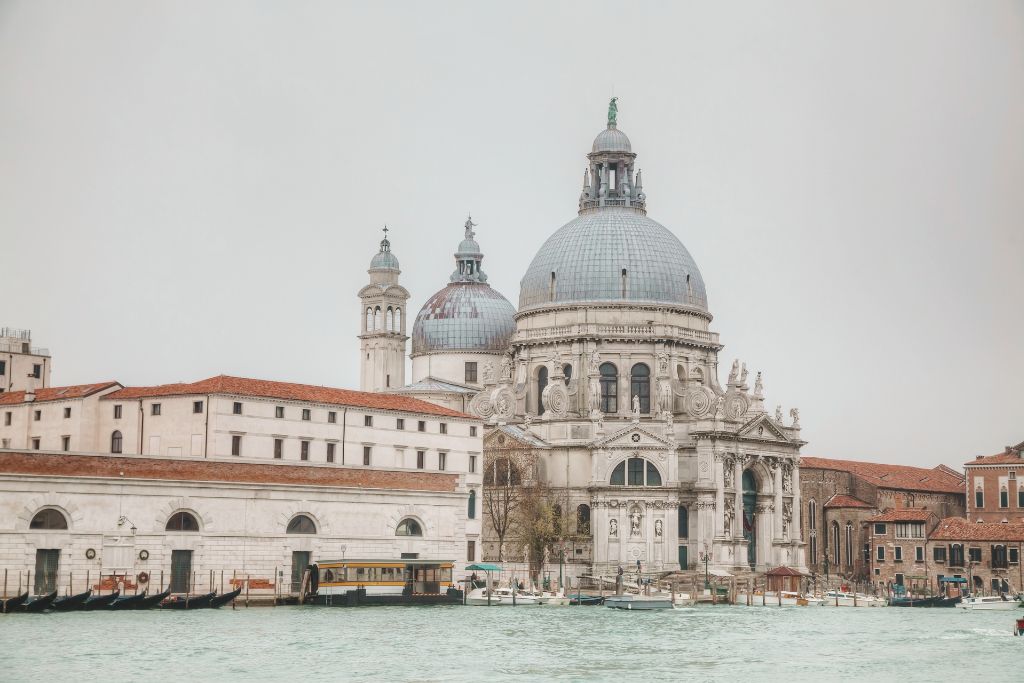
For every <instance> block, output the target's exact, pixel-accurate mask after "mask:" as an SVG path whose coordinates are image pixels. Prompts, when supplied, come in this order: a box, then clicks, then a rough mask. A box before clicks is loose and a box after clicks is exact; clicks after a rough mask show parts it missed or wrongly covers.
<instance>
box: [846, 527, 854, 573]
mask: <svg viewBox="0 0 1024 683" xmlns="http://www.w3.org/2000/svg"><path fill="white" fill-rule="evenodd" d="M846 564H847V565H848V566H850V565H853V524H852V523H851V522H847V523H846Z"/></svg>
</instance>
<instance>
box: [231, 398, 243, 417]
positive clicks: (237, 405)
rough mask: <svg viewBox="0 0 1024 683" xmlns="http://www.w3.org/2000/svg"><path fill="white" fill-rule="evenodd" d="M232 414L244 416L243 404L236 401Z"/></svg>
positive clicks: (233, 404)
mask: <svg viewBox="0 0 1024 683" xmlns="http://www.w3.org/2000/svg"><path fill="white" fill-rule="evenodd" d="M231 414H232V415H241V414H242V403H241V402H240V401H235V402H234V403H232V404H231Z"/></svg>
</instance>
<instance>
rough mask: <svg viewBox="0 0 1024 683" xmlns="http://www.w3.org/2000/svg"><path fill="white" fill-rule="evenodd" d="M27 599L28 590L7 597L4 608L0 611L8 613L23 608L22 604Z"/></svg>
mask: <svg viewBox="0 0 1024 683" xmlns="http://www.w3.org/2000/svg"><path fill="white" fill-rule="evenodd" d="M27 600H28V591H25V592H24V593H22V594H21V595H15V596H14V597H13V598H7V599H6V600H4V601H3V610H0V611H2V612H3V613H4V614H6V613H7V612H13V611H15V610H18V609H21V606H22V605H24V604H25V602H26V601H27Z"/></svg>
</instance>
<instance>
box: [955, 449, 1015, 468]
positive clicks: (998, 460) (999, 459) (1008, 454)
mask: <svg viewBox="0 0 1024 683" xmlns="http://www.w3.org/2000/svg"><path fill="white" fill-rule="evenodd" d="M1011 464H1012V465H1024V457H1021V454H1020V452H1018V451H1015V450H1014V449H1011V448H1008V449H1006V450H1004V451H1003V452H1002V453H996V454H995V455H979V456H978V457H977V458H975V459H974V460H970V461H968V462H965V463H964V467H970V466H971V465H1011Z"/></svg>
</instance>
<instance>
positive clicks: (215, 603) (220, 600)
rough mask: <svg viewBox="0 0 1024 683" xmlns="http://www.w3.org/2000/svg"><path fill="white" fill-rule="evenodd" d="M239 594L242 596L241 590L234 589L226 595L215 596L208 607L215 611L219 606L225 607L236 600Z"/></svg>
mask: <svg viewBox="0 0 1024 683" xmlns="http://www.w3.org/2000/svg"><path fill="white" fill-rule="evenodd" d="M241 594H242V589H241V588H236V589H235V590H233V591H228V592H227V593H222V594H221V595H215V596H214V597H213V598H212V599H211V600H210V607H212V608H214V609H216V608H218V607H220V606H221V605H226V604H228V603H229V602H231V601H232V600H234V599H235V598H237V597H238V596H239V595H241Z"/></svg>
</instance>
